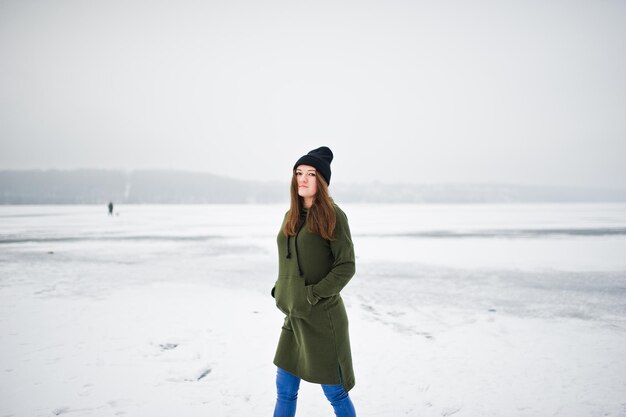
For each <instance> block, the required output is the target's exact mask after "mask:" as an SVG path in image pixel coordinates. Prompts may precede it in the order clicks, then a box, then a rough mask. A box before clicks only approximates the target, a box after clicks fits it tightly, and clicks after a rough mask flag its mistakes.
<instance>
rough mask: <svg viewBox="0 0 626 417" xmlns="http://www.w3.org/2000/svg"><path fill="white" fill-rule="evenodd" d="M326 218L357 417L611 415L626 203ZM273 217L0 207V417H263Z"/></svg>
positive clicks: (616, 393) (318, 408)
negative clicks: (338, 230)
mask: <svg viewBox="0 0 626 417" xmlns="http://www.w3.org/2000/svg"><path fill="white" fill-rule="evenodd" d="M342 208H343V209H344V211H345V212H346V213H347V214H348V217H349V219H350V224H351V228H352V233H353V238H354V242H355V248H356V253H357V274H356V276H355V277H354V279H353V280H352V281H351V283H350V284H349V285H348V286H347V287H346V289H345V290H344V294H343V297H344V300H345V303H346V307H347V309H348V315H349V317H350V326H351V340H352V349H353V358H354V366H355V374H356V378H357V385H356V387H355V388H354V389H353V390H352V391H351V392H350V395H351V396H352V398H353V402H354V404H355V407H356V408H357V414H358V415H359V416H394V417H395V416H451V415H454V416H476V417H479V416H481V417H484V416H567V417H576V416H581V417H582V416H585V417H586V416H622V417H623V416H626V396H624V392H626V355H624V349H623V346H624V345H625V343H626V301H625V300H626V297H625V295H626V260H625V259H624V258H626V257H624V256H623V254H624V253H626V233H622V232H619V230H620V229H623V228H625V227H626V205H623V204H563V205H558V204H557V205H423V206H420V205H342ZM284 211H285V207H283V206H276V205H267V206H264V205H260V206H259V205H254V206H253V205H200V206H122V207H116V212H117V213H118V215H116V216H108V215H107V214H106V207H105V206H102V207H100V206H0V248H1V250H0V351H1V352H2V355H0V396H1V400H0V416H51V415H68V416H79V415H89V416H111V415H117V416H124V415H152V416H171V415H181V416H190V417H193V416H220V417H221V416H262V415H271V413H272V410H273V407H274V398H275V393H274V391H275V387H274V376H275V368H274V366H273V364H272V358H273V355H274V349H275V347H276V343H277V340H278V335H279V332H280V327H281V324H282V314H281V313H280V312H279V311H278V310H277V309H276V308H275V306H274V303H273V299H272V298H271V297H270V295H269V290H270V289H271V287H272V285H273V283H274V280H275V273H276V259H275V237H276V233H277V231H278V227H279V224H280V221H281V220H282V215H283V213H284ZM531 229H534V230H537V231H538V233H534V234H532V233H531V234H528V233H521V234H520V233H514V234H510V233H508V232H507V231H510V230H514V231H520V230H531ZM553 229H559V230H564V231H566V232H561V233H558V234H550V233H543V232H545V231H546V230H553ZM580 229H585V230H588V231H589V233H588V234H580V233H576V230H580ZM568 230H570V231H574V232H572V233H568V232H567V231H568ZM433 231H437V232H445V233H443V234H442V233H439V234H437V233H431V232H433ZM607 231H608V232H610V233H607ZM332 414H333V412H332V409H331V407H330V406H329V405H328V404H327V402H326V399H325V398H324V396H323V394H322V392H321V388H320V387H319V386H317V385H315V384H308V383H303V384H302V386H301V392H300V396H299V403H298V415H300V416H306V415H328V416H330V415H332Z"/></svg>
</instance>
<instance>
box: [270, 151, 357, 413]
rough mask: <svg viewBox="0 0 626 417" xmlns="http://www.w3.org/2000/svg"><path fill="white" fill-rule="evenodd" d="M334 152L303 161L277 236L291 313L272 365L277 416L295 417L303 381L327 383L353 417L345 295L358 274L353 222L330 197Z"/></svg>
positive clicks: (280, 290) (283, 296) (285, 306)
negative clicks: (342, 291) (331, 164)
mask: <svg viewBox="0 0 626 417" xmlns="http://www.w3.org/2000/svg"><path fill="white" fill-rule="evenodd" d="M332 159H333V153H332V152H331V150H330V149H328V148H327V147H325V146H322V147H321V148H318V149H314V150H312V151H311V152H309V153H308V154H307V155H304V156H303V157H302V158H300V159H298V161H297V162H296V163H295V165H294V167H293V177H292V180H291V207H290V209H289V211H288V212H287V213H286V214H285V218H284V220H283V224H282V227H281V230H280V232H279V234H278V239H277V241H278V280H277V281H276V284H275V285H274V288H273V289H272V296H273V297H274V298H275V299H276V306H277V307H278V308H279V309H280V310H281V311H282V312H283V313H285V315H286V317H285V322H284V324H283V328H282V331H281V334H280V339H279V342H278V348H277V349H276V356H275V357H274V364H275V365H276V366H277V367H278V371H277V376H276V389H277V401H276V407H275V409H274V417H293V416H294V415H295V413H296V400H297V397H298V388H299V386H300V380H301V379H304V380H306V381H309V382H314V383H318V384H322V389H323V391H324V394H325V395H326V397H327V398H328V400H329V401H330V403H331V405H332V406H333V409H334V411H335V414H336V415H337V416H338V417H354V416H355V415H356V414H355V411H354V406H353V405H352V401H351V400H350V397H349V396H348V391H349V390H350V389H351V388H352V387H353V386H354V373H353V370H352V356H351V353H350V340H349V337H348V317H347V315H346V309H345V307H344V304H343V301H342V299H341V296H340V295H339V292H340V291H341V289H342V288H343V287H344V286H345V285H346V284H347V283H348V281H350V278H352V276H353V275H354V270H355V268H354V249H353V246H352V238H351V236H350V229H349V227H348V219H347V218H346V215H345V214H344V212H343V211H341V209H340V208H339V207H337V206H336V205H335V204H334V202H333V200H332V198H331V197H330V195H329V194H328V184H330V175H331V171H330V163H331V161H332Z"/></svg>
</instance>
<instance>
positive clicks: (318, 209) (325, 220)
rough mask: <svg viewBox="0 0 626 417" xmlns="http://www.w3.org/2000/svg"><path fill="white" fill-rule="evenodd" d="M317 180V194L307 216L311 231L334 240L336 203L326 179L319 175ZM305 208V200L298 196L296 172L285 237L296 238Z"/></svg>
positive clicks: (292, 179) (292, 183) (292, 180)
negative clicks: (334, 205) (301, 214)
mask: <svg viewBox="0 0 626 417" xmlns="http://www.w3.org/2000/svg"><path fill="white" fill-rule="evenodd" d="M316 179H317V192H316V193H315V198H314V199H313V205H312V206H311V208H310V209H309V212H308V215H307V220H308V221H309V230H310V231H311V232H312V233H315V234H318V235H320V236H321V237H322V238H324V239H326V240H333V239H334V237H335V225H336V224H337V213H335V208H334V207H333V204H334V202H333V199H332V197H331V196H330V193H329V192H328V184H327V183H326V180H324V177H322V176H321V175H319V173H318V174H317V175H316ZM303 207H304V199H303V198H302V197H300V196H299V195H298V181H297V178H296V173H295V171H294V173H293V177H292V178H291V207H290V209H289V213H288V214H287V220H286V221H285V227H284V228H283V233H284V234H285V236H294V235H295V234H296V233H297V231H298V227H299V226H300V213H302V209H303Z"/></svg>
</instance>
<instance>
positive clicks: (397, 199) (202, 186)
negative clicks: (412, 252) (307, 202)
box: [0, 169, 626, 204]
mask: <svg viewBox="0 0 626 417" xmlns="http://www.w3.org/2000/svg"><path fill="white" fill-rule="evenodd" d="M331 192H332V195H333V196H334V197H335V199H336V200H337V201H338V202H342V203H344V202H345V203H360V202H362V203H509V202H510V203H517V202H520V203H526V202H527V203H531V202H625V201H626V190H620V189H618V190H615V189H596V188H580V187H549V186H526V185H511V184H383V183H379V182H374V183H369V184H341V183H333V185H332V187H331ZM109 201H113V202H114V203H125V204H206V203H276V202H288V201H289V181H286V182H285V183H279V182H254V181H243V180H237V179H233V178H227V177H221V176H217V175H213V174H209V173H203V172H190V171H176V170H137V171H129V172H126V171H121V170H95V169H79V170H5V171H0V204H104V203H107V202H109Z"/></svg>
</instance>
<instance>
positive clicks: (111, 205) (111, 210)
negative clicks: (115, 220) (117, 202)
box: [109, 201, 113, 216]
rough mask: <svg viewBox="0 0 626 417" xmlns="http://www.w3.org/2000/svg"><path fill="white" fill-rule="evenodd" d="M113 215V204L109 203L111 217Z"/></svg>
mask: <svg viewBox="0 0 626 417" xmlns="http://www.w3.org/2000/svg"><path fill="white" fill-rule="evenodd" d="M112 215H113V202H111V201H109V216H112Z"/></svg>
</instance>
